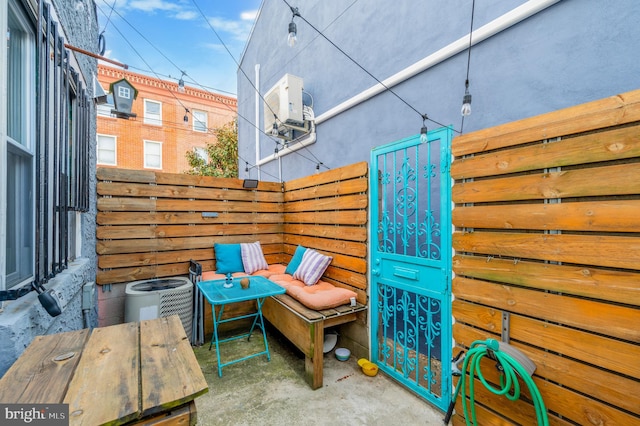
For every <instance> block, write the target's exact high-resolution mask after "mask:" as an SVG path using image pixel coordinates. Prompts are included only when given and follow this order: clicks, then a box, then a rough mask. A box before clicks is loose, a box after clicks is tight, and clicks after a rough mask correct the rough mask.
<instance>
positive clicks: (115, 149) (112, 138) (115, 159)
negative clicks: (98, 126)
mask: <svg viewBox="0 0 640 426" xmlns="http://www.w3.org/2000/svg"><path fill="white" fill-rule="evenodd" d="M107 141H110V142H113V149H112V150H111V149H106V147H104V146H103V142H107ZM96 142H97V143H96V158H97V164H99V165H104V166H117V165H118V137H117V136H114V135H104V134H100V133H98V135H97V138H96ZM101 152H113V162H108V161H104V159H102V160H101V158H100V153H101Z"/></svg>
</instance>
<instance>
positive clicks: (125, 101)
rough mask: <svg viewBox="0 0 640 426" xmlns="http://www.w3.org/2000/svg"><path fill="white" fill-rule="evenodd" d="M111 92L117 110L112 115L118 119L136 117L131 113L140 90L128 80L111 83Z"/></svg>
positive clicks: (113, 110) (112, 111)
mask: <svg viewBox="0 0 640 426" xmlns="http://www.w3.org/2000/svg"><path fill="white" fill-rule="evenodd" d="M109 90H110V92H111V93H112V94H113V103H114V105H115V109H112V110H111V113H112V114H115V116H116V117H118V118H126V119H129V118H131V117H135V116H136V114H134V113H132V112H131V107H132V106H133V101H134V99H135V98H137V97H138V90H137V89H136V88H135V87H133V85H132V84H131V83H129V82H128V81H127V79H126V78H123V79H122V80H118V81H116V82H113V83H111V85H110V86H109Z"/></svg>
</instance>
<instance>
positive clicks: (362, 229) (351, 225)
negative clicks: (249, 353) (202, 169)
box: [96, 163, 368, 326]
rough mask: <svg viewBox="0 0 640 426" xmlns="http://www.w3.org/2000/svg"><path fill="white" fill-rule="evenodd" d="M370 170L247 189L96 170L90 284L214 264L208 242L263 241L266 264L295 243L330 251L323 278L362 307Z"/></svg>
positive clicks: (284, 258) (285, 257)
mask: <svg viewBox="0 0 640 426" xmlns="http://www.w3.org/2000/svg"><path fill="white" fill-rule="evenodd" d="M367 173H368V166H367V164H366V163H358V164H354V165H350V166H346V167H342V168H339V169H335V170H329V171H327V172H324V173H320V174H317V175H312V176H309V177H305V178H301V179H297V180H294V181H290V182H286V183H284V184H282V183H274V182H260V183H259V185H258V187H257V188H256V189H244V188H243V187H242V180H239V179H224V178H212V177H202V176H191V175H182V174H168V173H160V172H152V171H136V170H122V169H113V168H99V169H98V173H97V175H98V196H99V198H98V215H97V225H98V227H97V244H96V250H97V253H98V273H97V280H96V281H97V283H98V284H100V285H103V284H116V283H125V282H130V281H137V280H141V279H148V278H157V277H168V276H176V275H187V274H188V272H189V260H190V259H194V260H197V261H199V262H200V263H201V264H202V266H203V269H204V270H205V271H208V270H214V269H215V257H214V252H213V244H214V243H215V242H217V243H242V242H253V241H260V243H261V245H262V249H263V251H264V253H265V257H266V259H267V262H268V263H270V264H271V263H284V264H286V263H288V262H289V260H290V259H291V257H292V256H293V253H294V251H295V249H296V247H297V245H298V244H300V245H303V246H305V247H310V248H314V249H317V250H319V251H320V252H322V253H325V254H328V255H330V256H333V261H332V262H331V265H330V266H329V268H328V269H327V271H326V272H325V275H324V276H323V279H324V280H326V281H328V282H330V283H332V284H334V285H336V286H340V287H345V288H349V289H351V290H354V291H356V293H357V294H358V301H359V302H360V303H363V304H366V303H367V214H368V213H367V212H368V210H367V208H368V207H367V206H368V205H367V192H368V191H367V185H368V180H367ZM246 308H247V307H242V306H239V307H237V309H246ZM234 309H235V308H234ZM229 312H230V313H233V312H232V311H229ZM206 315H207V317H208V316H209V315H210V311H209V312H207V314H206ZM207 324H208V323H207ZM207 326H208V325H207Z"/></svg>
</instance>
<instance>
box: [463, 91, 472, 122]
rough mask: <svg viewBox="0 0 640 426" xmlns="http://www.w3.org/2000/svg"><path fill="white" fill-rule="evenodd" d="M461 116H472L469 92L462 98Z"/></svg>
mask: <svg viewBox="0 0 640 426" xmlns="http://www.w3.org/2000/svg"><path fill="white" fill-rule="evenodd" d="M460 114H462V116H463V117H466V116H468V115H471V94H470V93H469V92H466V93H465V94H464V97H463V98H462V109H460Z"/></svg>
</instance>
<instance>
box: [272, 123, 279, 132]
mask: <svg viewBox="0 0 640 426" xmlns="http://www.w3.org/2000/svg"><path fill="white" fill-rule="evenodd" d="M278 134H279V133H278V125H277V124H276V122H275V121H274V122H273V127H272V128H271V136H278Z"/></svg>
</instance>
